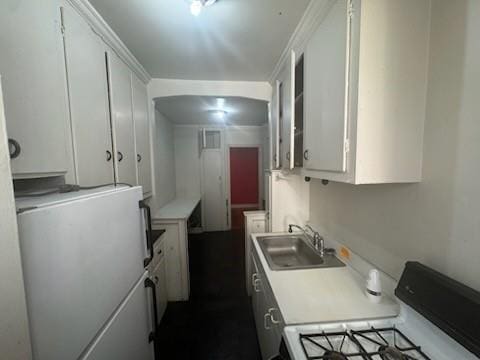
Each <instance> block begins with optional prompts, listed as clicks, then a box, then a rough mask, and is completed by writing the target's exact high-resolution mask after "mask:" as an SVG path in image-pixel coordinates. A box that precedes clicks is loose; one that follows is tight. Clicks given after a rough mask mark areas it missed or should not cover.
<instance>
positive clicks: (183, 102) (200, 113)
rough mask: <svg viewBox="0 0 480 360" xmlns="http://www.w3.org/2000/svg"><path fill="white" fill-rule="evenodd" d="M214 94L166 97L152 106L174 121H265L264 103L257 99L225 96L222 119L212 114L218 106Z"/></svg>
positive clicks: (248, 123)
mask: <svg viewBox="0 0 480 360" xmlns="http://www.w3.org/2000/svg"><path fill="white" fill-rule="evenodd" d="M217 99H218V98H217V97H215V96H190V95H186V96H169V97H162V98H158V99H157V100H156V101H155V107H156V108H157V110H158V111H159V112H161V113H162V114H163V115H165V116H166V117H167V118H168V119H169V120H170V121H171V122H173V123H174V124H181V125H214V126H219V125H227V126H229V125H233V126H257V125H263V124H266V123H267V120H268V118H267V103H266V102H265V101H261V100H255V99H248V98H241V97H225V98H223V99H225V104H224V105H223V106H222V108H223V110H225V111H226V112H227V114H226V115H225V118H224V119H223V120H222V119H220V118H219V117H218V115H217V114H215V110H218V109H219V108H220V107H219V105H218V101H217Z"/></svg>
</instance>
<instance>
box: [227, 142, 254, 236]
mask: <svg viewBox="0 0 480 360" xmlns="http://www.w3.org/2000/svg"><path fill="white" fill-rule="evenodd" d="M258 179H259V174H258V148H256V147H252V148H250V147H232V148H230V201H231V207H232V209H231V210H232V228H234V229H235V228H241V227H243V211H245V210H255V209H258V205H259V193H258V192H259V189H258Z"/></svg>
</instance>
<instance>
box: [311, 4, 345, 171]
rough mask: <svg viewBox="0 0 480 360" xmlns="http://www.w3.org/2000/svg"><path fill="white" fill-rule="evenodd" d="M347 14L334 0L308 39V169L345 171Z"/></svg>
mask: <svg viewBox="0 0 480 360" xmlns="http://www.w3.org/2000/svg"><path fill="white" fill-rule="evenodd" d="M349 24H350V20H349V16H348V12H347V1H346V0H336V1H335V2H334V4H333V5H332V7H331V8H330V10H329V12H328V14H327V15H326V17H325V19H324V20H323V21H322V23H321V24H320V26H319V27H318V29H317V30H316V31H315V33H314V34H313V36H312V38H311V39H310V40H309V42H308V44H307V47H306V51H305V55H304V56H305V58H304V61H305V63H304V66H305V70H304V71H305V95H304V96H305V162H304V167H305V168H307V169H312V170H325V171H336V172H345V170H346V135H347V113H346V105H347V98H346V97H347V95H346V94H347V92H346V89H347V82H346V79H347V77H346V74H347V72H348V69H347V65H348V61H347V59H348V57H349V51H348V43H349V38H348V37H349Z"/></svg>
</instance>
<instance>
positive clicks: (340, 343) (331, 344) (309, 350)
mask: <svg viewBox="0 0 480 360" xmlns="http://www.w3.org/2000/svg"><path fill="white" fill-rule="evenodd" d="M300 344H301V345H302V348H303V351H304V352H305V355H306V356H307V359H324V360H351V359H355V360H357V359H358V360H364V359H366V358H365V357H364V355H363V350H362V349H361V347H360V346H359V344H358V343H357V342H356V341H355V339H354V338H353V337H352V336H351V335H350V334H349V333H348V332H346V331H340V332H325V331H323V332H321V333H317V334H308V335H304V334H301V335H300Z"/></svg>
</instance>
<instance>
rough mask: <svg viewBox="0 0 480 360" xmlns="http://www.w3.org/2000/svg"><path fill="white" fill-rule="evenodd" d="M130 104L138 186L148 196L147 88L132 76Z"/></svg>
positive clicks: (149, 173)
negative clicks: (133, 127) (131, 107)
mask: <svg viewBox="0 0 480 360" xmlns="http://www.w3.org/2000/svg"><path fill="white" fill-rule="evenodd" d="M132 104H133V121H134V123H135V144H136V150H137V170H138V184H139V185H141V186H142V187H143V193H144V194H149V193H151V191H152V175H151V174H152V173H151V167H150V165H151V163H150V122H149V120H148V96H147V87H146V86H145V84H144V83H142V82H141V81H140V80H139V79H138V78H137V77H136V76H135V75H132Z"/></svg>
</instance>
